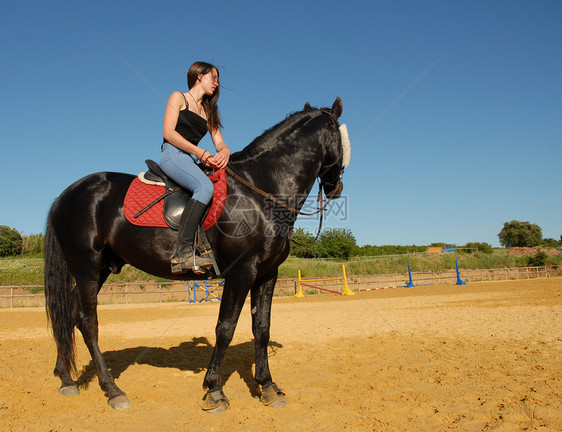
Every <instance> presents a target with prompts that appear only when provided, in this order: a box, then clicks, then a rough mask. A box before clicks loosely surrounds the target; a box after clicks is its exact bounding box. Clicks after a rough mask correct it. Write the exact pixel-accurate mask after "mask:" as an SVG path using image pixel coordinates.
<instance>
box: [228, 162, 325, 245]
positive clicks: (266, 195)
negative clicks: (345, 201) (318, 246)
mask: <svg viewBox="0 0 562 432" xmlns="http://www.w3.org/2000/svg"><path fill="white" fill-rule="evenodd" d="M225 169H226V172H227V173H229V174H230V175H231V176H232V177H234V178H235V179H236V180H237V181H239V182H240V183H242V184H243V185H244V186H246V187H248V188H249V189H251V190H253V191H254V192H256V193H257V194H259V195H261V196H263V197H264V198H267V199H270V200H271V201H273V202H274V203H276V204H279V205H280V206H281V207H284V208H286V209H287V210H289V211H290V212H291V213H295V214H297V215H303V216H313V215H315V214H318V213H320V223H319V225H318V233H317V234H316V238H315V239H314V240H313V241H312V243H306V244H305V243H300V242H298V241H296V240H294V239H292V238H291V241H292V242H293V243H295V244H297V245H299V246H310V245H311V244H313V243H315V242H316V241H317V240H318V237H319V236H320V231H322V221H323V220H324V210H325V209H326V207H327V206H328V204H329V203H330V201H332V199H333V198H328V199H327V200H326V202H325V203H324V204H322V202H324V198H323V196H322V183H319V184H318V199H317V201H318V202H319V203H320V207H319V209H318V210H317V211H315V212H312V213H305V212H301V211H300V210H297V209H296V208H294V207H292V206H290V205H289V204H287V203H285V202H283V201H281V200H280V199H278V198H277V197H274V196H273V195H271V194H269V193H267V192H265V191H263V190H262V189H260V188H258V187H256V186H254V185H253V184H251V183H250V182H248V181H247V180H245V179H244V178H242V177H240V176H239V175H238V174H236V173H235V172H234V171H233V170H232V168H230V167H229V166H226V168H225Z"/></svg>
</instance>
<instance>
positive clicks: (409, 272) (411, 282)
mask: <svg viewBox="0 0 562 432" xmlns="http://www.w3.org/2000/svg"><path fill="white" fill-rule="evenodd" d="M408 274H409V275H410V282H408V285H406V288H412V287H415V285H414V282H413V281H412V269H411V268H410V264H408Z"/></svg>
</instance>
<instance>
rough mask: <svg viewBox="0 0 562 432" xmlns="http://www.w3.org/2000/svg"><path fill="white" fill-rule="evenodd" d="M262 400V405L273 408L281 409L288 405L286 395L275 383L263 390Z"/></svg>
mask: <svg viewBox="0 0 562 432" xmlns="http://www.w3.org/2000/svg"><path fill="white" fill-rule="evenodd" d="M260 400H261V403H262V404H264V405H265V406H268V407H271V408H281V407H284V406H285V405H287V399H286V398H285V393H283V390H281V389H280V388H279V387H277V384H275V383H271V384H270V385H268V386H265V387H262V388H261V395H260Z"/></svg>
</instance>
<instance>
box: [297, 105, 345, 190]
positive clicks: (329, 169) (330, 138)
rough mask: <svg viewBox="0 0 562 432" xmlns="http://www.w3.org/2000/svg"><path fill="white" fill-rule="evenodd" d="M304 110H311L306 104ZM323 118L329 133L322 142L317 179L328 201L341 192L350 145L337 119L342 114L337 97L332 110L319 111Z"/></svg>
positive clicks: (343, 127)
mask: <svg viewBox="0 0 562 432" xmlns="http://www.w3.org/2000/svg"><path fill="white" fill-rule="evenodd" d="M304 109H305V110H309V109H312V108H311V107H310V105H309V104H308V102H307V103H306V104H305V106H304ZM319 111H320V113H321V115H322V116H323V117H326V118H329V119H330V120H329V121H327V125H326V127H327V128H328V130H329V133H327V134H326V135H325V137H326V138H325V140H324V144H323V145H324V159H323V161H322V167H321V169H320V173H319V174H318V177H319V178H320V183H321V185H322V188H323V189H324V193H325V194H326V196H327V197H328V198H329V199H336V198H339V197H340V195H341V192H342V190H343V183H342V177H343V171H344V169H345V168H346V167H347V166H348V165H349V160H350V156H351V145H350V142H349V136H348V134H347V127H346V125H345V124H342V125H340V124H339V122H338V119H339V117H340V116H341V114H342V112H343V103H342V101H341V99H340V98H339V97H337V98H336V100H335V101H334V104H333V105H332V108H331V109H329V108H323V109H320V110H319Z"/></svg>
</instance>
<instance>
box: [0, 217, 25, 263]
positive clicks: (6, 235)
mask: <svg viewBox="0 0 562 432" xmlns="http://www.w3.org/2000/svg"><path fill="white" fill-rule="evenodd" d="M21 243H22V238H21V234H20V233H19V232H18V231H17V230H16V229H14V228H10V227H9V226H7V225H0V256H2V257H6V256H13V255H20V254H21Z"/></svg>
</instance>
